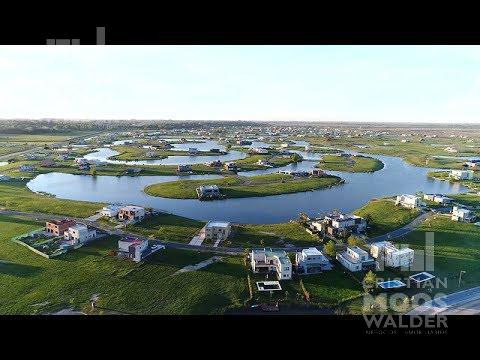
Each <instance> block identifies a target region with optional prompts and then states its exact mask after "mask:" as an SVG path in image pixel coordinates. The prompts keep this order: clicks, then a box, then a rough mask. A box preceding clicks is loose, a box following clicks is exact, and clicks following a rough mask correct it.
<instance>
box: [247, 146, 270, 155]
mask: <svg viewBox="0 0 480 360" xmlns="http://www.w3.org/2000/svg"><path fill="white" fill-rule="evenodd" d="M250 152H252V153H254V154H268V150H267V149H264V148H261V147H253V148H251V149H250Z"/></svg>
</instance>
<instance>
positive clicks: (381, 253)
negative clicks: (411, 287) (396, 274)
mask: <svg viewBox="0 0 480 360" xmlns="http://www.w3.org/2000/svg"><path fill="white" fill-rule="evenodd" d="M370 254H371V255H372V257H373V258H374V259H377V263H378V264H379V265H380V264H384V265H385V266H388V267H392V268H398V267H405V268H409V267H410V266H412V264H413V258H414V251H413V250H412V249H410V248H407V247H405V248H401V249H399V248H397V247H396V246H395V245H393V244H392V243H391V242H389V241H380V242H376V243H374V244H372V245H371V246H370Z"/></svg>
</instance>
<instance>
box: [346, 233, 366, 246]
mask: <svg viewBox="0 0 480 360" xmlns="http://www.w3.org/2000/svg"><path fill="white" fill-rule="evenodd" d="M347 243H348V245H349V246H364V245H365V240H364V239H362V238H361V237H359V236H356V235H350V236H349V237H348V239H347Z"/></svg>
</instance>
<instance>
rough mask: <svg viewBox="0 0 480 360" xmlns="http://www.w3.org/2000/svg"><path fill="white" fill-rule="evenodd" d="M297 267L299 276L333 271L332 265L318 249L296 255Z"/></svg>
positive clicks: (303, 251) (306, 250) (309, 249)
mask: <svg viewBox="0 0 480 360" xmlns="http://www.w3.org/2000/svg"><path fill="white" fill-rule="evenodd" d="M295 266H296V268H297V273H299V274H316V273H319V272H321V271H323V270H331V269H332V264H330V261H328V259H327V258H326V257H325V255H323V253H322V252H321V251H320V250H318V249H317V248H308V249H303V250H302V251H299V252H297V253H296V254H295Z"/></svg>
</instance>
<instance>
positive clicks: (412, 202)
mask: <svg viewBox="0 0 480 360" xmlns="http://www.w3.org/2000/svg"><path fill="white" fill-rule="evenodd" d="M395 205H400V206H403V207H404V208H407V209H417V208H419V207H422V206H424V205H425V204H424V203H423V202H422V199H421V198H420V197H419V196H416V195H405V194H404V195H399V196H397V199H396V201H395Z"/></svg>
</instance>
